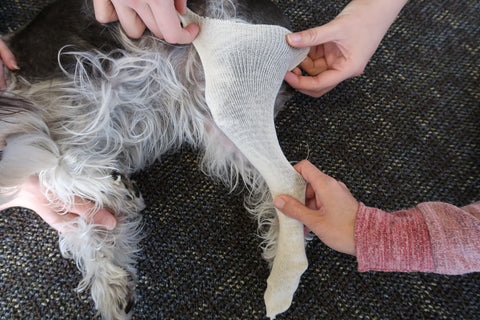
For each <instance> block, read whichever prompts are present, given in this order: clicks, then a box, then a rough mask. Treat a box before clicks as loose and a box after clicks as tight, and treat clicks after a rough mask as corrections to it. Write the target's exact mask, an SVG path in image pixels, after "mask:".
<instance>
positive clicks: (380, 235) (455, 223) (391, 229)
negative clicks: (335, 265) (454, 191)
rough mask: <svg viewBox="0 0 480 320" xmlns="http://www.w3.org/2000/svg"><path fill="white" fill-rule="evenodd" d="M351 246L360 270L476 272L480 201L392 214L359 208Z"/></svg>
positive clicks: (432, 204)
mask: <svg viewBox="0 0 480 320" xmlns="http://www.w3.org/2000/svg"><path fill="white" fill-rule="evenodd" d="M355 246H356V252H357V261H358V269H359V271H368V270H376V271H422V272H435V273H441V274H463V273H468V272H476V271H480V202H476V203H474V204H471V205H470V206H467V207H463V208H458V207H455V206H453V205H450V204H447V203H441V202H426V203H421V204H419V205H418V206H416V207H415V208H412V209H409V210H401V211H397V212H393V213H386V212H384V211H382V210H379V209H375V208H369V207H366V206H365V205H363V204H361V205H360V208H359V211H358V215H357V221H356V225H355Z"/></svg>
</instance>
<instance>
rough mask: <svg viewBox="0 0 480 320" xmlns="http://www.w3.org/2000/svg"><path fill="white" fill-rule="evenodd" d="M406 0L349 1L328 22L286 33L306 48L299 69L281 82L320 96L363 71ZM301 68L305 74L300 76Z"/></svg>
mask: <svg viewBox="0 0 480 320" xmlns="http://www.w3.org/2000/svg"><path fill="white" fill-rule="evenodd" d="M406 2H407V0H353V1H351V2H350V3H349V4H348V5H347V6H346V7H345V9H343V10H342V12H341V13H340V14H339V15H338V16H337V17H336V18H335V19H334V20H332V21H331V22H329V23H327V24H325V25H322V26H319V27H316V28H312V29H308V30H305V31H302V32H297V33H291V34H288V35H287V42H288V43H289V44H290V45H291V46H293V47H298V48H307V47H310V53H309V55H308V57H307V58H306V59H305V60H304V61H303V62H302V63H301V65H300V68H296V69H294V70H293V71H292V72H288V73H287V74H286V76H285V81H286V82H287V83H289V84H290V85H291V86H292V87H293V88H295V89H297V90H298V91H300V92H302V93H304V94H307V95H310V96H313V97H320V96H322V95H324V94H325V93H327V92H328V91H330V90H332V89H333V88H334V87H335V86H336V85H338V84H339V83H340V82H342V81H343V80H346V79H349V78H352V77H355V76H358V75H360V74H362V73H363V71H364V69H365V67H366V65H367V63H368V61H369V60H370V58H371V57H372V55H373V54H374V53H375V51H376V50H377V48H378V45H379V44H380V41H381V40H382V38H383V37H384V35H385V33H386V32H387V30H388V29H389V28H390V25H391V24H392V23H393V22H394V20H395V18H396V17H397V15H398V13H399V12H400V10H401V9H402V8H403V6H404V5H405V3H406ZM302 70H303V71H304V72H306V73H307V74H308V75H306V76H303V75H302Z"/></svg>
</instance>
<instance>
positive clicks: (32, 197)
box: [0, 176, 117, 233]
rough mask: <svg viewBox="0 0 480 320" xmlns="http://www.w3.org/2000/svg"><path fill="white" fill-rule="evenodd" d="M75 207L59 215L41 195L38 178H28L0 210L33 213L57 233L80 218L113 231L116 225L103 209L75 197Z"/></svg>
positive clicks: (108, 213) (113, 218) (109, 214)
mask: <svg viewBox="0 0 480 320" xmlns="http://www.w3.org/2000/svg"><path fill="white" fill-rule="evenodd" d="M74 201H75V205H74V206H73V207H72V208H71V210H70V211H69V212H67V213H66V214H59V213H58V212H57V211H55V210H54V209H53V208H52V207H51V206H49V202H48V200H47V199H46V198H45V195H44V194H43V193H42V191H41V188H40V184H39V181H38V177H34V176H32V177H30V178H29V179H28V180H27V182H25V183H24V184H23V185H22V188H21V190H20V191H19V193H18V195H17V196H16V197H15V199H13V200H11V201H10V202H8V203H6V204H3V205H1V206H0V210H5V209H7V208H10V207H24V208H27V209H30V210H32V211H35V212H36V213H37V214H38V215H39V216H40V217H41V218H42V219H43V220H44V221H45V222H46V223H48V224H49V225H50V226H51V227H53V228H54V229H56V230H57V231H59V232H62V233H64V232H68V222H70V221H72V220H74V219H75V218H78V217H81V218H82V219H84V220H86V221H88V222H89V223H92V224H95V225H98V226H102V227H104V228H105V229H106V230H113V229H114V228H115V226H116V224H117V221H116V219H115V217H114V216H113V215H112V214H111V213H110V212H108V211H107V210H105V209H100V210H98V211H95V210H93V209H94V204H93V203H92V202H90V201H88V200H84V199H81V198H79V197H75V199H74Z"/></svg>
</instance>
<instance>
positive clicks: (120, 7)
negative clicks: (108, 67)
mask: <svg viewBox="0 0 480 320" xmlns="http://www.w3.org/2000/svg"><path fill="white" fill-rule="evenodd" d="M93 6H94V10H95V17H96V19H97V20H98V21H99V22H101V23H108V22H113V21H117V20H119V21H120V24H121V25H122V27H123V29H124V30H125V33H126V34H127V35H128V36H129V37H132V38H140V36H141V35H142V34H143V32H144V31H145V28H148V29H149V30H150V31H151V32H152V33H153V34H154V35H156V36H157V37H159V38H162V39H165V41H167V42H169V43H191V42H192V41H193V39H195V37H196V36H197V34H198V31H199V30H200V29H199V27H198V25H194V24H191V25H188V26H185V27H184V28H182V26H181V24H180V19H179V17H178V13H180V14H184V13H185V10H186V8H187V0H93Z"/></svg>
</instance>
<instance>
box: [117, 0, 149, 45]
mask: <svg viewBox="0 0 480 320" xmlns="http://www.w3.org/2000/svg"><path fill="white" fill-rule="evenodd" d="M113 5H114V7H115V10H116V11H117V15H118V19H119V20H120V24H121V25H122V27H123V30H125V33H126V34H127V35H128V36H129V37H131V38H134V39H138V38H140V37H141V36H142V34H143V32H144V31H145V23H144V22H143V20H142V19H141V18H140V17H139V16H138V14H137V12H136V11H135V10H133V9H132V8H129V7H127V6H125V5H123V4H122V3H118V2H113Z"/></svg>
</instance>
